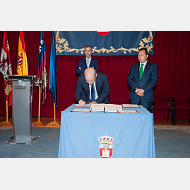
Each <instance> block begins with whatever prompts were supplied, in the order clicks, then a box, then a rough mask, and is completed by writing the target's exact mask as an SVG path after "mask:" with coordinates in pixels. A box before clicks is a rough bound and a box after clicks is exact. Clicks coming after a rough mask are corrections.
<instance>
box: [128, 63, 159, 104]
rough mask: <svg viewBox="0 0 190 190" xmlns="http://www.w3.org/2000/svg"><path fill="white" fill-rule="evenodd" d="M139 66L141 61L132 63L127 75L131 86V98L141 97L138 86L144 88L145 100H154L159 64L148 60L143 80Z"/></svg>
mask: <svg viewBox="0 0 190 190" xmlns="http://www.w3.org/2000/svg"><path fill="white" fill-rule="evenodd" d="M139 67H140V63H139V62H138V63H134V64H132V65H131V68H130V71H129V74H128V77H127V83H128V85H129V87H130V88H131V91H130V95H129V99H137V98H140V97H139V96H138V95H137V94H136V92H135V90H136V88H142V89H143V90H144V99H145V101H146V102H153V101H154V95H153V87H154V86H155V85H156V83H157V65H156V64H154V63H150V62H147V64H146V67H145V69H144V72H143V75H142V77H141V80H140V76H139Z"/></svg>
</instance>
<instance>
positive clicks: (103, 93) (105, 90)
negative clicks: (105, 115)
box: [96, 75, 109, 103]
mask: <svg viewBox="0 0 190 190" xmlns="http://www.w3.org/2000/svg"><path fill="white" fill-rule="evenodd" d="M108 95H109V84H108V79H107V76H106V75H104V77H103V81H102V91H101V93H100V94H99V95H98V98H97V99H96V102H97V103H102V102H103V101H104V100H105V99H106V98H107V97H108Z"/></svg>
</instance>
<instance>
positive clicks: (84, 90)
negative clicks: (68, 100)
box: [75, 72, 109, 104]
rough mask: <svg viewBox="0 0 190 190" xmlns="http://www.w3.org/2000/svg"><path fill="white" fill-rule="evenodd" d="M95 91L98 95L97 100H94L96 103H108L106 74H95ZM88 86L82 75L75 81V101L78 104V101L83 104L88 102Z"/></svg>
mask: <svg viewBox="0 0 190 190" xmlns="http://www.w3.org/2000/svg"><path fill="white" fill-rule="evenodd" d="M96 90H97V93H98V98H97V99H96V100H95V101H96V102H97V103H106V104H108V103H109V99H108V95H109V84H108V79H107V76H106V74H104V73H101V72H99V73H97V77H96ZM89 95H90V90H89V84H88V83H87V82H86V80H85V77H84V75H81V76H79V78H78V80H77V86H76V91H75V99H76V102H77V103H78V102H79V100H80V99H82V100H83V101H85V102H88V101H89Z"/></svg>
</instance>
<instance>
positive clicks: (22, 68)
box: [17, 31, 28, 75]
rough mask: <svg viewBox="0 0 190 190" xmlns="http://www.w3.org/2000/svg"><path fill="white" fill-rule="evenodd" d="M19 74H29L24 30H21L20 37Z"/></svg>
mask: <svg viewBox="0 0 190 190" xmlns="http://www.w3.org/2000/svg"><path fill="white" fill-rule="evenodd" d="M17 74H18V75H28V61H27V56H26V48H25V42H24V35H23V31H20V34H19V39H18V55H17Z"/></svg>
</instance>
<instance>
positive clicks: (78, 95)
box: [75, 77, 82, 103]
mask: <svg viewBox="0 0 190 190" xmlns="http://www.w3.org/2000/svg"><path fill="white" fill-rule="evenodd" d="M75 100H76V102H77V103H79V101H80V100H82V83H81V77H79V78H78V80H77V86H76V91H75Z"/></svg>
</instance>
